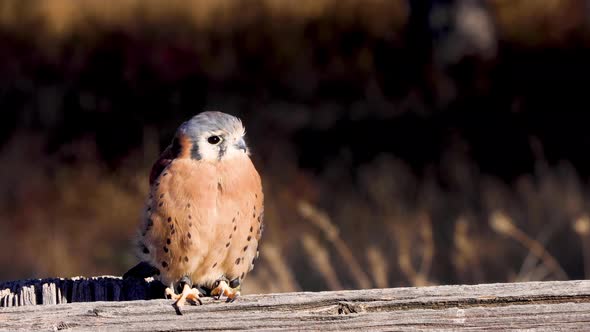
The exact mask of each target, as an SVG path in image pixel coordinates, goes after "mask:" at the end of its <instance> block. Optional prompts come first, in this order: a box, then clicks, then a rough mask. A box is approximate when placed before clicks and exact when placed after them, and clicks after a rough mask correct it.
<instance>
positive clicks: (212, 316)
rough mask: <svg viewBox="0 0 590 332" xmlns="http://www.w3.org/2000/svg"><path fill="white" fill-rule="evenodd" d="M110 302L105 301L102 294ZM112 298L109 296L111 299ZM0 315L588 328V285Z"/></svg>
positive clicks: (33, 322) (87, 320) (130, 323)
mask: <svg viewBox="0 0 590 332" xmlns="http://www.w3.org/2000/svg"><path fill="white" fill-rule="evenodd" d="M101 296H104V295H101ZM107 297H108V296H107ZM182 311H183V315H182V316H178V315H176V313H175V311H174V309H173V308H172V306H171V301H170V300H149V301H145V300H138V301H130V302H87V303H73V304H62V305H43V306H41V305H37V306H23V307H11V308H2V309H0V330H7V331H17V330H26V331H30V330H68V331H70V330H71V331H80V330H88V329H93V330H105V331H106V330H108V331H122V330H135V331H186V330H197V331H198V330H234V329H253V330H278V329H282V330H320V329H321V330H354V329H357V330H358V329H363V330H364V331H373V330H400V329H403V330H429V329H435V330H441V329H447V330H456V329H461V330H468V331H469V330H482V329H489V330H506V329H511V330H514V329H536V330H557V329H559V330H566V329H567V330H570V331H583V330H586V331H587V330H590V281H560V282H530V283H513V284H487V285H456V286H435V287H423V288H394V289H369V290H358V291H336V292H315V293H312V292H302V293H284V294H266V295H248V296H243V297H240V298H239V299H238V300H237V301H236V302H234V303H224V302H223V301H215V300H213V299H211V298H206V299H204V301H203V305H201V306H187V307H184V308H183V309H182Z"/></svg>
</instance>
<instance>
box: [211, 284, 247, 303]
mask: <svg viewBox="0 0 590 332" xmlns="http://www.w3.org/2000/svg"><path fill="white" fill-rule="evenodd" d="M211 295H212V296H217V299H218V300H219V299H220V298H221V296H223V295H225V296H227V302H233V301H235V299H236V298H237V297H238V296H240V287H239V286H238V287H236V288H231V287H230V286H229V285H228V284H227V282H226V281H225V280H220V281H219V283H217V287H215V288H214V289H213V290H212V291H211Z"/></svg>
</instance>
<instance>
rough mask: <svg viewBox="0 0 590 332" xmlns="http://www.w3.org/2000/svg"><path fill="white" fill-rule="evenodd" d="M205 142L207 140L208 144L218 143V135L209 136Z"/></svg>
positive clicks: (219, 139)
mask: <svg viewBox="0 0 590 332" xmlns="http://www.w3.org/2000/svg"><path fill="white" fill-rule="evenodd" d="M207 142H209V144H214V145H215V144H219V142H221V138H220V137H219V136H211V137H209V138H207Z"/></svg>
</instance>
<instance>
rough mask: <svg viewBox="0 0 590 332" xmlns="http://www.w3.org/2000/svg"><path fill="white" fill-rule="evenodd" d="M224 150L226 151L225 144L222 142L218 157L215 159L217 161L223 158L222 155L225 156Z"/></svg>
mask: <svg viewBox="0 0 590 332" xmlns="http://www.w3.org/2000/svg"><path fill="white" fill-rule="evenodd" d="M226 150H227V144H226V143H225V140H224V141H223V142H221V144H220V145H219V156H218V157H217V158H218V159H219V160H221V158H223V155H225V151H226Z"/></svg>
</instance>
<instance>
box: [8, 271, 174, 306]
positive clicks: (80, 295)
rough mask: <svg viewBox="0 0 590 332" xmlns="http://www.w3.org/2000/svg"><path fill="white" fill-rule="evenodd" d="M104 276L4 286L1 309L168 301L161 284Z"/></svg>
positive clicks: (20, 282)
mask: <svg viewBox="0 0 590 332" xmlns="http://www.w3.org/2000/svg"><path fill="white" fill-rule="evenodd" d="M150 280H151V279H149V278H148V279H137V278H126V279H122V278H120V277H112V276H104V277H92V278H84V277H75V278H71V279H63V278H48V279H28V280H17V281H9V282H5V283H0V307H18V306H27V305H36V304H62V303H71V302H94V301H133V300H150V299H161V298H164V286H163V285H162V284H161V283H160V282H159V281H150Z"/></svg>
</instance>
